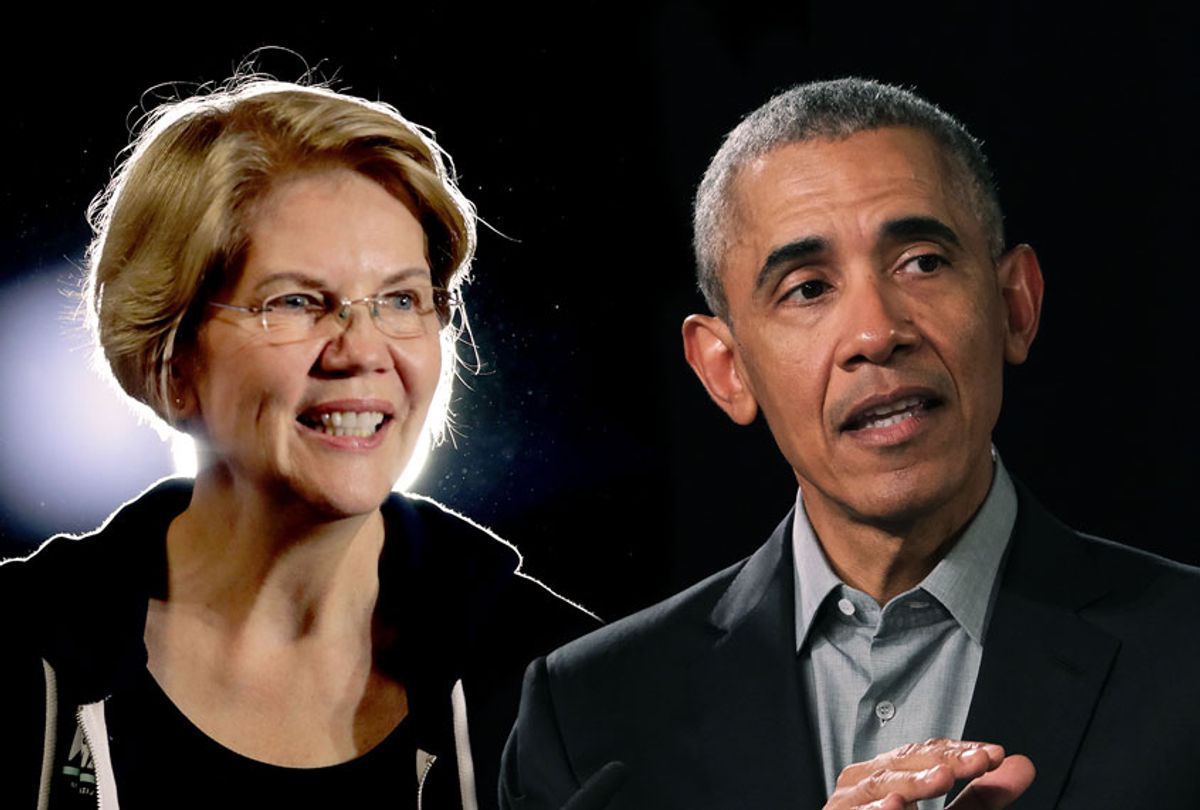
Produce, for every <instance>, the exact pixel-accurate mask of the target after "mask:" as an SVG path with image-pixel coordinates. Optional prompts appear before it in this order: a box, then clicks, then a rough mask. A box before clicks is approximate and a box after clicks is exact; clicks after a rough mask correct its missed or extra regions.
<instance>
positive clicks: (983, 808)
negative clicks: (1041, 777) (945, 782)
mask: <svg viewBox="0 0 1200 810" xmlns="http://www.w3.org/2000/svg"><path fill="white" fill-rule="evenodd" d="M1036 774H1037V771H1036V769H1035V768H1034V767H1033V763H1032V762H1030V761H1029V757H1023V756H1021V755H1020V754H1013V755H1012V756H1009V757H1005V758H1004V762H1002V763H1000V767H998V768H996V769H995V770H994V771H989V772H988V773H985V774H984V775H983V776H980V777H979V778H978V779H975V780H974V781H973V782H971V784H969V785H967V786H966V787H965V788H963V792H962V793H960V794H959V795H958V798H957V799H955V800H954V802H953V803H952V804H951V805H950V806H949V807H947V808H946V810H1001V808H1004V807H1008V806H1009V805H1010V804H1012V803H1013V802H1014V801H1016V799H1017V797H1018V796H1020V795H1021V794H1022V793H1024V792H1025V791H1026V790H1027V789H1028V788H1029V786H1030V785H1031V784H1033V777H1034V776H1035V775H1036Z"/></svg>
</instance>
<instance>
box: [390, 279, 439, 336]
mask: <svg viewBox="0 0 1200 810" xmlns="http://www.w3.org/2000/svg"><path fill="white" fill-rule="evenodd" d="M436 295H437V293H436V292H435V290H434V288H432V287H414V288H408V289H404V290H392V291H391V292H385V293H381V294H380V295H379V296H378V297H377V298H376V303H377V309H376V310H375V321H376V323H378V324H379V328H380V330H381V331H383V332H384V333H385V334H388V335H391V336H392V337H412V336H415V335H420V334H423V333H424V332H425V331H426V329H428V328H429V323H428V321H427V318H428V316H429V315H430V314H431V313H433V311H434V309H435V306H436Z"/></svg>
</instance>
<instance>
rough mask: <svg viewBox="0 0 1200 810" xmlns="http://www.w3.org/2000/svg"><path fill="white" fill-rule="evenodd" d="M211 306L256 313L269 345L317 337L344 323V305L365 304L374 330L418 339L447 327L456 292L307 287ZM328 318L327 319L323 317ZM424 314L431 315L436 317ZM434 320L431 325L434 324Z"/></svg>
mask: <svg viewBox="0 0 1200 810" xmlns="http://www.w3.org/2000/svg"><path fill="white" fill-rule="evenodd" d="M209 304H211V305H212V306H214V307H218V308H220V309H229V310H233V311H235V312H245V313H247V314H250V315H258V316H260V317H259V320H260V322H261V323H262V327H263V330H264V331H265V332H266V333H267V339H268V340H269V341H270V342H271V343H294V342H299V341H302V340H307V339H309V338H312V337H318V336H320V335H321V334H322V332H321V330H322V329H323V328H327V327H325V324H329V323H331V322H336V323H337V324H338V325H339V326H341V327H342V328H346V327H347V326H349V324H350V308H351V307H353V306H354V305H355V304H366V306H367V311H368V312H369V313H371V320H372V321H374V322H375V326H376V328H378V329H379V331H380V332H382V333H383V334H385V335H387V336H388V337H393V338H410V337H419V336H421V335H424V334H428V333H429V332H431V331H434V330H435V329H436V330H440V329H442V328H444V327H445V326H447V325H449V323H450V319H451V316H452V314H453V312H454V309H455V308H456V307H457V306H458V296H457V295H456V294H455V293H453V292H451V291H449V290H447V289H445V288H444V287H432V286H429V287H414V288H407V289H401V290H387V291H385V292H381V293H376V294H375V295H368V296H365V297H363V298H341V297H339V296H336V295H333V294H332V293H321V292H312V291H303V292H286V293H279V294H278V295H272V296H270V297H268V298H267V299H265V300H264V301H263V302H262V303H261V304H259V305H258V306H239V305H237V304H225V303H222V302H219V301H210V302H209ZM327 316H333V317H331V318H330V317H327ZM430 316H435V317H436V321H434V319H433V318H431V317H430ZM434 323H436V324H437V326H436V327H434Z"/></svg>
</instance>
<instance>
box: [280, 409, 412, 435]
mask: <svg viewBox="0 0 1200 810" xmlns="http://www.w3.org/2000/svg"><path fill="white" fill-rule="evenodd" d="M391 418H392V417H390V416H388V415H387V414H385V413H382V412H380V411H320V412H316V411H306V412H305V413H302V414H300V415H299V416H298V417H296V421H298V422H299V423H300V424H302V425H304V426H305V427H307V428H311V429H313V430H315V431H317V432H318V433H324V434H325V435H326V436H355V437H358V438H360V439H364V438H366V437H367V436H372V435H374V434H375V433H377V432H378V431H379V429H380V428H381V427H383V425H384V424H385V423H386V422H388V421H389V420H390V419H391Z"/></svg>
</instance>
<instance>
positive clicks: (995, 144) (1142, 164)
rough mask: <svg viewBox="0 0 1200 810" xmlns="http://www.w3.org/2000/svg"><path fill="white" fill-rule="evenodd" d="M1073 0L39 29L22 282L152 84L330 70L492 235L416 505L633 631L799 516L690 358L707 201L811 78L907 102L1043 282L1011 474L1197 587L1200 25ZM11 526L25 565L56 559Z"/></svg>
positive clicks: (13, 173) (1007, 415)
mask: <svg viewBox="0 0 1200 810" xmlns="http://www.w3.org/2000/svg"><path fill="white" fill-rule="evenodd" d="M1046 5H1048V4H1044V3H1040V2H1037V3H1035V2H1018V3H1008V4H1003V5H1001V4H986V3H985V4H975V5H972V6H971V8H970V9H969V10H967V4H959V3H950V2H944V3H934V4H928V5H926V4H919V3H892V4H880V5H879V6H878V7H873V6H871V5H870V4H863V3H839V4H836V5H834V4H826V3H808V4H805V3H792V4H788V8H787V10H776V9H773V8H771V7H768V6H756V5H755V4H753V3H744V2H743V3H728V4H721V5H706V6H704V7H702V8H698V7H695V6H693V5H692V4H684V3H658V4H648V5H643V6H639V7H637V8H636V9H635V8H634V7H632V6H621V5H619V4H611V3H605V4H599V3H597V4H591V3H580V4H573V5H570V6H569V7H567V6H565V5H564V6H563V7H561V8H557V9H556V10H549V7H547V8H546V9H544V10H537V9H530V8H524V9H515V8H509V9H493V10H491V11H487V12H477V11H474V10H471V9H468V8H466V7H454V6H449V5H442V6H439V7H437V8H430V7H427V6H426V5H424V4H420V5H417V4H407V5H406V4H404V3H397V4H388V5H386V6H376V7H372V8H360V9H357V10H356V11H354V12H353V13H340V12H339V11H336V10H334V11H329V12H326V13H323V14H318V15H315V16H307V17H300V16H297V15H296V14H295V13H267V12H254V13H250V14H247V13H246V12H245V11H230V10H219V9H215V8H206V7H195V8H193V9H191V10H188V11H186V12H185V11H171V12H165V11H164V12H158V13H156V14H155V15H154V16H141V17H130V18H128V19H124V20H121V19H114V18H112V17H111V16H108V15H102V14H101V13H100V12H98V11H87V12H83V13H82V14H69V13H67V12H51V11H48V12H42V13H39V12H36V11H35V12H33V13H34V19H33V20H31V21H30V22H27V23H25V24H23V25H21V26H16V25H14V26H12V27H10V28H9V29H8V31H7V33H6V34H5V35H4V39H5V40H7V43H6V48H5V49H4V52H3V53H2V54H0V60H2V62H3V66H4V75H5V77H6V78H7V81H6V82H5V84H6V85H7V87H6V89H5V91H4V94H5V95H6V96H7V102H8V103H7V104H6V105H5V107H7V110H6V113H5V115H4V121H3V123H0V132H3V135H2V137H3V139H4V145H5V147H6V148H5V149H4V150H3V154H4V155H5V156H6V157H7V160H6V161H5V163H6V164H7V165H6V166H5V167H4V169H3V173H2V180H0V203H2V209H0V214H2V216H0V237H2V239H3V242H2V246H3V251H4V252H3V256H4V257H5V259H4V261H3V262H0V268H2V269H3V272H4V273H5V274H13V273H18V272H19V273H26V272H34V273H36V272H38V271H39V270H45V268H48V267H50V266H51V265H52V264H56V263H58V262H59V261H61V259H62V258H63V257H64V256H65V257H74V258H78V257H79V256H80V255H81V252H82V248H83V246H84V245H85V243H86V239H87V236H88V233H87V228H86V225H85V223H84V221H83V210H84V208H85V206H86V204H87V202H88V200H89V199H90V198H91V196H92V195H93V194H94V193H95V192H96V191H97V190H98V189H99V188H100V187H101V186H102V185H103V184H104V182H105V181H106V179H107V178H108V175H109V171H110V169H111V167H112V165H113V159H114V156H115V155H116V153H117V151H118V150H119V149H120V148H121V147H122V146H123V145H124V144H125V142H126V140H127V124H128V122H129V121H131V120H133V117H134V116H132V115H131V110H133V109H134V108H135V107H136V106H137V105H138V104H139V103H140V99H141V97H142V93H143V91H144V90H146V88H148V87H149V86H151V85H154V84H157V83H160V82H166V81H177V80H178V81H185V82H188V81H190V82H198V81H205V80H220V79H223V78H225V77H226V76H228V75H229V74H230V72H231V70H232V69H233V67H234V65H235V64H236V63H238V62H239V61H240V60H241V58H242V57H244V56H245V55H246V54H248V53H249V52H250V51H252V50H253V49H255V48H258V47H260V46H263V45H280V46H286V47H288V48H291V49H294V50H295V51H297V52H299V53H300V54H303V55H304V57H305V58H306V59H307V60H308V61H309V62H310V63H313V64H316V63H318V62H321V60H325V61H324V62H323V63H322V64H321V70H322V72H323V73H324V74H325V75H330V74H334V73H336V76H337V84H338V85H339V86H340V87H342V88H345V89H348V90H350V91H352V92H355V93H357V94H360V95H364V96H367V97H371V98H382V99H384V100H386V101H389V102H391V103H393V104H395V105H396V106H397V107H398V108H399V109H400V110H401V111H402V112H403V113H404V114H405V115H406V116H408V117H410V118H412V119H413V120H415V121H418V122H421V123H423V124H426V125H427V126H430V127H432V128H433V129H435V130H436V132H437V134H438V137H439V140H440V142H441V143H442V144H443V145H444V146H445V147H446V148H447V149H448V150H449V151H450V153H451V154H452V155H453V156H454V158H455V160H456V162H457V164H458V168H459V171H460V174H461V179H462V184H463V188H464V190H465V191H466V193H467V194H468V195H469V196H470V197H471V198H472V199H473V200H474V201H475V202H476V203H477V204H478V206H479V210H480V212H481V214H482V216H483V217H484V219H485V220H486V221H487V222H488V223H489V224H490V225H491V226H493V228H494V230H488V229H484V231H483V233H482V235H481V241H480V249H479V255H478V260H477V263H476V281H475V283H474V284H473V285H472V286H471V287H470V288H469V290H468V302H469V304H470V306H471V311H472V320H473V323H474V327H475V336H476V339H477V341H478V343H479V346H480V349H481V352H482V357H483V359H484V362H485V366H486V368H485V373H483V374H481V375H479V376H476V377H474V378H471V379H470V380H469V384H470V388H469V389H468V388H466V387H462V386H460V387H459V388H458V397H457V400H456V410H457V413H458V423H459V426H460V427H459V431H460V433H461V437H460V439H459V441H458V446H457V448H451V447H444V448H442V449H441V450H439V451H437V453H436V454H435V456H434V458H433V459H432V461H431V463H430V465H429V466H428V467H427V469H426V472H425V474H424V475H423V477H422V478H421V479H420V481H419V484H418V487H417V489H418V490H420V491H422V492H426V493H428V494H430V495H433V496H434V497H437V498H439V499H441V500H443V501H444V502H446V503H448V504H450V505H451V506H453V507H455V508H457V509H459V510H461V511H463V512H465V513H467V514H468V515H471V516H473V517H474V518H476V519H478V520H479V521H481V522H483V523H485V524H487V525H490V526H491V527H493V528H494V529H496V530H497V531H498V532H500V533H501V534H503V535H504V536H506V537H508V538H510V539H512V540H513V541H514V542H516V543H517V545H518V546H519V547H520V548H521V549H522V551H523V552H524V553H525V555H526V567H527V569H528V570H529V571H531V572H532V573H534V574H535V575H538V576H540V577H542V578H544V579H545V580H546V581H547V582H549V583H550V584H551V585H553V586H554V587H555V588H557V589H559V590H561V591H562V592H564V593H566V594H569V595H571V596H573V597H575V598H577V599H579V600H581V601H583V602H584V603H585V604H587V605H588V606H590V607H592V608H594V609H596V610H597V611H599V612H600V613H602V615H605V616H607V617H614V616H616V615H619V614H623V613H626V612H628V611H630V610H632V609H634V608H637V607H640V606H642V605H645V604H648V603H649V602H650V601H653V600H655V599H657V598H659V597H661V596H664V595H666V594H667V593H669V592H671V591H673V590H675V589H678V588H679V587H682V586H683V585H685V584H687V583H689V582H691V581H693V580H695V579H697V578H699V577H700V576H702V575H704V574H706V573H708V572H710V571H713V570H716V569H717V568H718V567H721V566H723V565H724V564H727V563H729V562H732V561H734V560H736V559H738V558H740V557H741V556H744V555H745V554H746V553H748V552H749V551H750V550H752V549H753V548H754V547H755V546H756V545H757V544H758V543H759V542H761V540H762V539H763V538H764V537H765V536H766V534H767V533H768V532H769V531H770V530H771V529H772V528H773V527H774V525H775V523H776V522H777V521H778V520H779V518H780V517H781V516H782V515H783V513H784V511H785V510H786V509H787V508H788V506H789V504H790V502H791V500H792V498H793V497H794V482H793V480H792V479H791V477H790V472H789V470H788V469H787V467H786V465H785V464H784V462H783V461H782V459H781V458H780V457H779V456H778V454H777V453H776V452H775V451H774V448H773V445H772V444H771V440H770V437H769V435H768V433H767V431H766V430H765V428H764V427H763V426H762V425H761V424H759V425H755V426H754V427H751V428H748V429H746V428H736V427H735V426H734V425H732V423H729V422H728V421H727V420H726V419H725V417H724V416H723V415H722V414H721V413H720V412H719V411H718V410H717V409H716V408H715V407H714V406H713V405H711V404H710V403H709V402H708V401H707V398H706V397H705V395H704V393H703V391H702V389H701V388H700V386H699V384H698V383H697V382H696V381H695V380H694V379H693V377H692V375H691V372H690V370H689V369H688V368H687V366H686V365H685V363H684V361H683V356H682V352H681V350H680V340H679V324H680V322H681V320H682V318H683V317H684V316H685V315H686V314H688V313H689V312H692V311H698V310H699V309H700V308H701V307H702V303H701V301H700V298H699V295H698V294H697V293H696V292H695V290H694V287H693V283H692V280H691V272H692V262H691V256H690V250H689V246H688V238H689V202H690V195H691V192H692V190H693V188H694V185H695V183H696V182H697V181H698V179H699V176H700V174H701V172H702V171H703V168H704V165H705V162H706V160H707V158H708V156H709V155H710V154H711V153H712V152H713V151H714V150H715V148H716V146H717V144H718V143H719V140H720V138H721V136H722V134H723V133H724V132H725V131H727V130H728V129H729V128H730V127H732V126H733V124H734V123H736V121H737V120H738V118H739V116H741V115H743V114H744V113H746V112H747V111H749V110H750V109H752V108H753V107H755V106H757V105H758V104H759V103H761V102H762V101H764V100H765V99H766V98H767V97H768V96H769V95H770V94H771V93H772V92H774V91H776V90H779V89H782V88H784V87H786V86H788V85H789V84H791V83H794V82H797V81H802V80H808V79H815V78H830V77H835V76H839V75H845V74H857V75H866V76H872V77H876V78H880V79H883V80H886V81H891V82H898V83H902V84H905V85H908V86H912V87H914V88H915V89H917V90H918V91H919V92H920V93H922V94H923V95H925V96H927V97H929V98H930V99H932V100H934V101H935V102H937V103H939V104H941V105H942V106H944V107H945V108H946V109H947V110H949V111H951V112H952V113H954V114H956V115H958V116H959V117H960V118H962V119H963V120H964V121H965V122H966V123H967V125H968V127H969V128H970V129H971V130H972V131H973V132H974V133H975V134H976V135H977V136H979V137H981V138H982V139H984V141H985V147H986V150H987V152H988V154H989V156H990V158H991V160H992V163H993V165H994V168H995V171H996V175H997V177H998V181H999V185H1000V195H1001V199H1002V203H1003V204H1004V207H1005V210H1006V213H1007V226H1008V233H1009V239H1010V242H1016V241H1027V242H1030V243H1032V244H1034V245H1035V247H1037V249H1038V251H1039V254H1040V256H1041V258H1042V265H1043V269H1044V271H1045V273H1046V277H1047V285H1048V290H1047V301H1046V309H1045V312H1044V319H1043V327H1042V331H1041V334H1040V336H1039V339H1038V342H1037V344H1036V345H1035V347H1034V352H1033V357H1032V359H1031V360H1030V362H1029V363H1028V364H1027V365H1025V366H1023V367H1021V368H1018V369H1013V370H1011V372H1010V374H1009V377H1008V387H1007V390H1006V404H1005V409H1004V415H1003V417H1002V419H1001V424H1000V426H999V428H998V430H997V434H996V442H997V445H998V446H999V447H1000V449H1001V451H1002V453H1003V454H1004V458H1005V461H1006V463H1007V464H1008V466H1009V468H1010V470H1012V471H1013V472H1014V473H1015V474H1016V475H1017V476H1019V477H1021V478H1022V479H1024V480H1025V481H1026V482H1027V483H1028V484H1029V485H1030V486H1031V487H1032V488H1033V489H1034V491H1035V492H1037V493H1038V494H1039V495H1040V497H1041V498H1042V499H1043V500H1044V501H1045V502H1046V503H1047V505H1048V506H1050V507H1051V508H1052V509H1053V510H1054V511H1056V512H1057V513H1058V514H1059V515H1060V516H1061V517H1062V518H1063V519H1065V520H1066V521H1067V522H1069V523H1072V524H1073V525H1075V526H1077V527H1079V528H1081V529H1084V530H1087V531H1090V532H1094V533H1097V534H1102V535H1107V536H1110V537H1114V538H1117V539H1122V540H1124V541H1126V542H1129V543H1132V544H1134V545H1139V546H1142V547H1145V548H1148V549H1151V550H1154V551H1157V552H1160V553H1164V554H1167V555H1169V556H1172V557H1175V558H1177V559H1181V560H1185V561H1189V562H1193V563H1200V542H1197V531H1196V528H1195V524H1196V506H1195V501H1193V500H1192V498H1193V495H1192V491H1193V488H1194V487H1195V486H1196V485H1197V482H1198V478H1197V464H1196V458H1197V449H1198V446H1197V445H1198V442H1197V439H1196V432H1195V431H1194V430H1193V429H1192V425H1191V417H1189V413H1190V410H1191V407H1192V405H1193V402H1194V400H1195V396H1194V395H1193V393H1192V391H1191V389H1190V382H1191V380H1192V378H1193V377H1194V376H1195V374H1196V372H1195V369H1196V357H1195V349H1196V347H1197V345H1198V341H1197V337H1196V332H1197V327H1196V324H1197V319H1196V317H1195V314H1194V311H1195V306H1196V305H1195V301H1196V300H1197V299H1196V287H1197V283H1196V275H1197V274H1196V271H1195V270H1194V268H1192V267H1191V266H1190V264H1191V262H1192V261H1193V260H1194V255H1193V254H1194V247H1193V246H1194V244H1195V235H1194V232H1195V228H1196V226H1195V224H1194V219H1195V206H1194V205H1193V197H1194V195H1195V194H1196V188H1197V180H1198V179H1200V176H1198V172H1197V165H1196V159H1195V149H1194V142H1195V140H1196V134H1195V129H1194V127H1193V126H1192V125H1191V124H1190V123H1185V122H1189V121H1191V120H1192V119H1193V118H1194V110H1195V109H1196V107H1197V101H1198V100H1200V99H1198V98H1197V95H1198V92H1197V91H1198V89H1200V78H1198V77H1197V73H1196V66H1195V43H1196V29H1195V27H1194V26H1193V25H1192V24H1191V21H1190V20H1186V19H1183V18H1181V17H1179V16H1177V15H1175V14H1173V13H1166V12H1164V11H1162V10H1159V9H1156V8H1154V7H1153V6H1152V5H1148V4H1145V3H1140V4H1131V5H1129V6H1127V7H1125V8H1123V9H1122V10H1121V12H1120V13H1119V15H1116V14H1114V15H1112V16H1101V15H1098V14H1097V12H1096V11H1095V10H1094V8H1095V7H1094V6H1093V7H1092V9H1089V10H1086V11H1083V10H1081V11H1079V12H1069V11H1066V10H1063V9H1055V10H1048V9H1047V8H1046V7H1045V6H1046ZM263 66H264V67H265V68H267V69H269V70H272V71H274V72H276V73H277V74H278V75H280V77H281V78H295V77H296V76H297V75H298V74H299V72H300V71H301V69H302V68H301V66H300V64H299V62H298V61H297V60H296V59H295V58H292V57H287V56H283V55H279V54H275V55H270V54H268V55H266V56H265V57H264V58H263ZM497 232H499V233H497ZM500 234H503V235H500ZM0 384H3V382H2V381H0ZM6 428H7V429H10V430H11V429H15V426H13V425H8V426H6ZM2 447H3V443H2V440H0V451H2ZM80 451H81V452H87V448H86V447H84V448H80ZM4 514H5V513H4V505H3V504H2V503H0V520H3V524H2V525H0V534H2V535H3V536H2V540H0V542H2V544H3V549H2V550H3V551H10V552H11V551H14V550H18V549H21V548H23V547H26V546H27V545H28V544H30V543H32V542H34V541H35V539H36V538H34V537H32V536H29V533H28V532H27V531H26V530H25V529H24V528H23V527H22V526H21V525H20V524H19V523H18V522H16V521H14V520H4Z"/></svg>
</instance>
